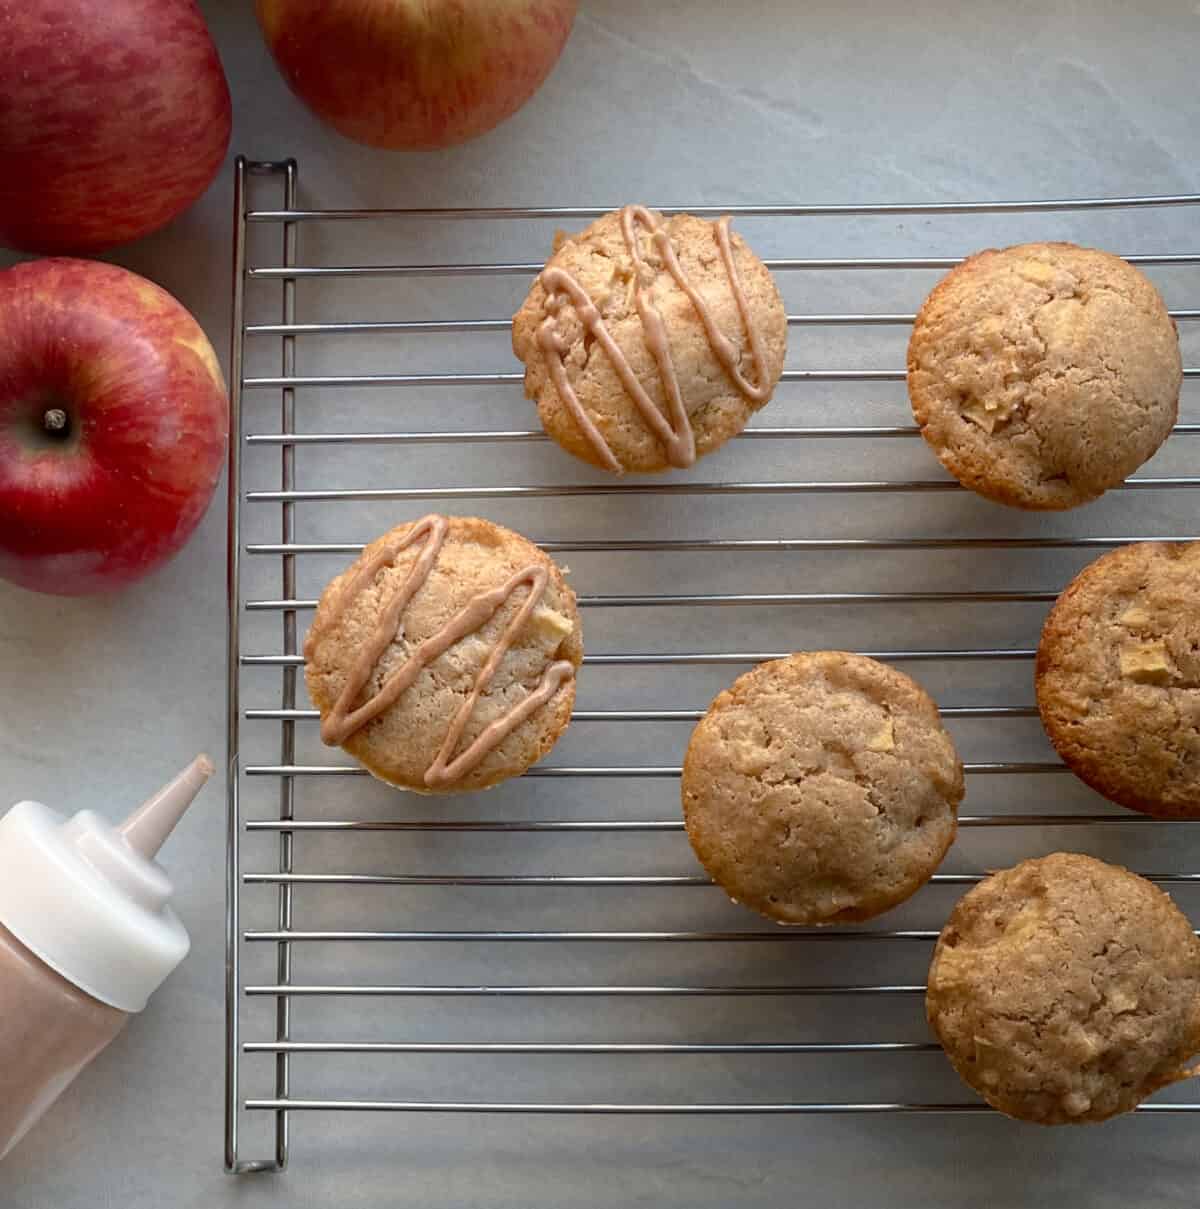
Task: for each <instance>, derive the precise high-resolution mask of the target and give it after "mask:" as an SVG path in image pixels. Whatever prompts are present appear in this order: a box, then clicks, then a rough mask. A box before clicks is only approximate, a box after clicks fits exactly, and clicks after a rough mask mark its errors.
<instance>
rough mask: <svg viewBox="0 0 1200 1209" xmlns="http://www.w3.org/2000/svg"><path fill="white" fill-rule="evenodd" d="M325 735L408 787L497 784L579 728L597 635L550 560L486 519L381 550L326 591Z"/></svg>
mask: <svg viewBox="0 0 1200 1209" xmlns="http://www.w3.org/2000/svg"><path fill="white" fill-rule="evenodd" d="M304 658H305V678H306V681H307V684H308V691H309V695H310V696H311V697H312V700H313V703H314V704H315V705H316V706H317V709H318V710H319V711H320V714H321V737H322V739H323V740H324V741H325V742H326V743H328V744H331V745H340V746H341V747H343V748H345V750H346V751H348V752H350V754H351V755H353V756H355V757H356V758H357V759H358V760H359V761H360V762H361V763H362V764H364V765H365V766H366V768H367V769H368V770H369V771H370V772H372V773H373V774H374V775H375V776H377V777H379V778H381V779H382V780H385V781H388V782H389V783H391V784H393V785H398V786H401V787H403V788H407V789H415V790H417V791H419V792H426V793H445V792H452V791H457V790H463V789H483V788H487V787H488V786H490V785H494V784H496V783H497V782H499V781H502V780H504V779H506V778H507V777H511V776H516V775H518V774H520V773H522V772H524V771H525V769H526V768H528V767H529V766H530V765H531V764H533V763H534V762H535V761H536V760H539V759H541V758H542V756H544V755H545V754H546V753H547V752H548V751H549V750H550V748H551V747H553V745H554V743H555V740H556V739H557V738H558V736H559V734H560V733H561V732H562V730H563V728H564V727H565V726H566V725H567V722H568V721H569V719H570V714H571V706H572V704H573V702H574V698H575V669H576V668H577V667H578V666H579V664H580V663H581V661H582V658H583V640H582V636H581V632H580V625H579V613H578V611H577V609H576V606H575V594H574V593H573V592H572V591H571V589H570V588H569V587H567V585H566V583H565V582H564V580H563V577H562V573H561V571H560V570H559V569H558V567H557V566H555V564H554V562H553V561H552V560H551V559H550V557H549V556H548V555H547V554H546V553H545V552H544V551H542V550H540V549H539V548H538V547H537V546H535V545H534V544H533V543H532V542H529V541H527V540H526V539H525V538H523V537H521V536H520V535H519V534H517V533H513V532H512V531H511V530H509V529H505V528H502V527H501V526H500V525H495V524H492V523H491V522H490V521H486V520H479V519H476V518H473V517H444V516H427V517H424V518H422V519H421V520H419V521H415V522H413V523H412V524H406V525H400V526H398V527H397V528H395V529H393V530H391V532H389V533H385V534H384V535H383V536H382V537H381V538H379V539H378V540H377V541H374V542H372V543H371V544H370V545H369V546H367V548H366V549H365V550H364V551H363V553H362V556H361V557H360V558H359V560H358V561H357V562H356V563H355V564H354V565H353V566H352V567H350V569H349V570H347V571H345V572H343V573H342V574H341V575H339V576H337V578H336V579H334V580H333V581H332V582H331V583H330V584H329V586H328V587H327V588H326V589H325V592H324V594H323V595H322V596H321V601H320V604H319V606H318V608H317V613H316V617H315V618H314V619H313V623H312V626H311V628H310V629H309V631H308V636H307V638H306V639H305V643H304Z"/></svg>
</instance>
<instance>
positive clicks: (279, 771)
mask: <svg viewBox="0 0 1200 1209" xmlns="http://www.w3.org/2000/svg"><path fill="white" fill-rule="evenodd" d="M963 769H964V771H965V772H967V773H968V774H976V775H979V774H984V775H989V774H990V775H994V774H998V773H999V774H1008V773H1015V774H1018V775H1021V776H1026V775H1028V774H1030V773H1060V772H1066V771H1067V768H1066V765H1065V764H1062V763H1059V762H1057V761H1053V762H1041V761H1022V760H996V761H988V762H978V761H976V762H974V763H964V764H963ZM244 771H245V773H246V776H248V777H365V776H369V775H370V774H369V773H368V772H367V770H366V769H365V768H362V767H361V766H360V765H357V764H247V765H246V768H245V770H244ZM681 772H682V769H681V768H680V767H679V765H678V764H657V765H642V764H595V765H591V764H588V765H563V764H559V765H555V764H541V765H537V766H536V767H534V768H531V769H530V770H529V771H528V772H527V773H525V776H527V777H533V778H534V779H536V778H538V777H596V778H605V777H667V778H677V777H678V776H679V775H680V773H681Z"/></svg>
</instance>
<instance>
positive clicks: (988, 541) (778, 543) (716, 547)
mask: <svg viewBox="0 0 1200 1209" xmlns="http://www.w3.org/2000/svg"><path fill="white" fill-rule="evenodd" d="M1148 541H1149V542H1192V541H1200V537H1196V536H1187V535H1180V536H1178V537H1164V536H1162V535H1161V534H1159V535H1154V536H1151V535H1148V534H1140V535H1137V536H1129V537H961V538H955V537H896V538H854V537H850V538H817V537H814V538H762V539H752V538H746V539H741V538H707V539H704V540H699V541H697V540H692V541H680V540H678V539H663V540H661V541H633V540H630V541H570V540H566V541H553V540H550V539H546V540H544V541H539V542H538V543H537V544H538V545H539V546H541V547H542V549H543V550H548V551H550V552H551V553H554V554H564V553H565V554H609V553H628V554H640V553H662V554H680V553H689V552H699V551H724V552H729V553H735V554H746V553H760V552H770V553H786V552H790V551H796V550H828V551H845V550H863V551H868V550H1111V549H1115V548H1116V547H1117V546H1124V545H1128V544H1129V543H1130V542H1148ZM362 550H363V543H362V542H293V543H291V544H288V545H282V544H280V543H270V542H249V543H247V545H246V553H247V554H361V553H362Z"/></svg>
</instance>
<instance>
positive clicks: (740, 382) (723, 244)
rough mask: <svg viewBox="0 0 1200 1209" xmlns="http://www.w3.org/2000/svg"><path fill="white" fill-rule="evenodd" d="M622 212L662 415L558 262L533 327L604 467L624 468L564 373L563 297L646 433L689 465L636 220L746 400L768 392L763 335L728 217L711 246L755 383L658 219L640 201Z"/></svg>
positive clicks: (685, 430) (545, 275)
mask: <svg viewBox="0 0 1200 1209" xmlns="http://www.w3.org/2000/svg"><path fill="white" fill-rule="evenodd" d="M620 217H621V234H622V236H623V237H624V240H625V246H626V248H627V249H628V250H629V256H630V258H631V259H632V261H633V268H634V274H635V278H636V282H637V288H636V292H635V295H634V300H635V303H636V305H637V311H638V317H639V318H640V319H641V321H642V327H643V329H644V331H645V334H646V346H647V347H648V348H649V350H650V355H651V356H652V357H653V358H654V363H655V365H656V366H657V367H658V374H659V378H660V379H661V381H662V386H663V393H664V394H665V395H666V402H667V415H666V416H664V415H663V414H662V412H661V411H660V410H659V409H658V407H657V406H655V403H654V400H653V399H651V398H650V396H649V395H648V394H647V393H646V389H645V388H644V387H643V386H642V384H641V382H640V381H639V380H638V377H637V374H635V373H634V371H633V367H632V366H631V365H630V364H629V359H628V358H627V357H626V356H625V354H624V353H623V352H622V351H621V348H620V346H619V345H618V344H617V342H616V341H615V340H614V339H613V338H612V335H611V334H610V332H609V331H608V328H607V327H605V325H604V319H603V317H602V316H601V314H600V311H599V308H598V307H597V306H596V305H595V303H594V302H592V300H591V298H590V297H589V296H588V293H587V291H586V290H585V289H584V288H583V286H582V285H580V283H579V282H578V281H577V280H576V279H575V278H574V277H572V276H571V274H570V273H568V272H567V271H566V270H565V269H562V268H559V267H557V266H553V267H548V268H546V269H544V270H543V271H542V274H541V276H540V278H539V280H540V281H541V283H542V285H543V287H544V288H545V290H546V310H547V312H548V314H547V316H546V318H545V319H544V320H543V321H542V323H541V325H540V326H539V327H538V343H539V344H540V346H541V348H542V351H543V353H544V354H545V357H546V362H547V364H548V366H549V368H550V377H551V379H552V381H553V382H554V386H555V389H556V390H557V391H558V394H559V397H560V398H561V399H562V401H563V403H564V404H565V405H566V408H567V410H568V411H569V412H570V413H571V416H572V418H573V419H574V420H575V423H576V424H578V425H579V429H580V431H581V432H582V433H583V434H584V436H585V437H586V438H587V440H588V442H589V444H590V445H591V446H592V448H593V449H594V450H595V452H596V454H597V455H598V456H599V457H600V459H601V461H602V462H603V464H604V466H605V468H606V469H608V470H611V471H613V473H615V474H620V473H621V472H622V470H623V469H624V468H623V467H622V465H621V463H620V462H619V461H618V460H617V458H616V456H615V455H614V454H613V451H612V449H611V448H610V447H609V444H608V442H607V441H606V440H605V439H604V434H603V433H601V431H600V429H599V428H598V427H597V426H596V424H595V421H593V420H592V418H591V416H589V415H588V414H587V412H586V411H585V410H584V407H583V404H582V403H581V402H580V401H579V396H578V395H577V394H576V393H575V389H574V387H572V385H571V383H570V380H569V379H568V377H567V369H566V365H565V363H564V361H563V356H564V354H565V353H566V352H567V350H568V348H569V346H568V344H567V342H566V341H565V340H564V339H563V337H562V334H561V333H560V332H559V330H558V327H557V323H556V319H557V316H558V313H559V311H560V310H561V309H562V307H563V306H564V305H565V304H566V302H567V301H568V300H569V301H570V303H571V305H572V306H573V307H574V308H575V313H576V314H577V315H578V316H579V319H580V322H582V323H583V325H584V327H586V328H587V329H588V331H589V332H590V333H591V334H592V336H593V337H594V338H595V340H596V341H597V343H598V344H599V345H600V347H601V348H602V349H603V350H604V351H605V353H607V354H608V357H609V360H610V361H611V362H612V366H613V369H614V370H615V371H616V374H617V377H618V378H619V379H620V380H621V385H622V386H624V387H625V389H626V390H627V391H628V392H629V395H630V397H631V398H632V399H633V401H634V404H635V405H636V406H637V409H638V411H639V412H640V413H641V416H642V419H643V420H645V422H646V424H647V426H648V427H649V428H650V430H651V432H653V433H654V435H655V436H656V437H657V438H658V440H659V441H661V442H662V445H663V448H664V449H665V450H666V455H667V461H668V462H669V463H670V464H671V465H672V466H691V465H692V464H693V463H694V462H695V460H696V438H695V433H694V431H693V429H692V422H691V418H690V417H689V415H688V411H687V407H686V406H685V405H684V402H683V396H682V394H681V393H680V390H679V379H678V376H677V375H676V373H675V363H674V360H673V359H672V357H671V345H670V341H669V339H668V336H667V328H666V324H665V323H664V322H663V318H662V315H661V314H660V313H659V311H658V308H657V307H656V306H655V305H654V302H653V299H652V298H651V294H650V285H651V284H653V277H652V276H650V278H649V281H647V276H648V274H647V270H646V264H645V261H644V260H643V259H642V252H641V247H640V245H639V241H638V227H643V228H645V230H646V231H648V232H649V233H650V238H651V241H652V242H653V243H654V246H655V248H656V249H657V250H658V253H659V255H660V256H661V257H662V259H663V262H664V264H665V265H666V267H667V271H668V272H669V273H670V274H671V276H672V277H673V278H674V279H675V283H676V284H677V285H678V286H679V288H680V289H681V290H683V292H684V293H685V294H686V295H687V296H688V300H689V301H690V302H691V304H692V307H693V309H694V310H695V312H696V315H697V317H698V318H699V320H700V322H701V324H703V326H704V332H705V335H706V336H707V337H708V343H709V346H710V347H711V349H712V351H713V355H714V356H715V357H716V358H717V360H718V361H719V362H720V363H721V366H722V367H723V368H724V370H725V372H726V373H727V374H728V375H729V377H730V378H731V379H732V381H733V383H734V385H735V386H736V387H737V389H738V391H739V392H740V393H741V394H742V395H743V396H744V397H745V398H747V399H749V400H750V401H751V402H752V403H764V402H766V400H767V398H768V397H769V395H770V389H771V388H770V386H769V385H768V381H767V365H766V354H765V352H764V349H763V344H762V336H761V334H760V332H759V330H758V328H757V327H755V326H754V323H753V317H752V316H751V313H750V300H749V299H748V298H747V297H746V292H745V290H743V288H742V283H741V279H740V278H739V277H738V272H737V265H736V263H735V262H734V258H733V245H732V242H731V241H730V238H729V218H728V217H727V216H726V217H724V218H721V219H719V220H718V222H717V224H716V240H717V247H718V248H719V249H720V253H721V261H722V263H723V264H724V266H725V273H726V275H727V276H728V278H729V287H730V290H731V291H732V292H733V297H734V301H735V302H736V304H737V308H738V313H739V314H740V315H741V318H742V324H743V326H744V327H745V329H746V336H747V339H748V341H749V344H750V356H751V359H752V360H753V362H754V373H755V376H756V378H757V379H758V382H757V385H756V384H754V383H752V382H750V381H749V379H747V377H746V376H745V374H743V373H742V370H741V366H740V365H739V364H738V361H739V352H738V348H737V346H736V345H735V344H734V342H733V341H732V340H730V339H729V337H728V336H726V335H725V334H724V333H723V332H721V331H720V330H719V329H718V328H717V325H716V321H715V320H714V318H713V315H712V311H711V310H710V309H709V307H708V304H707V303H706V302H705V301H704V298H703V297H702V295H701V294H700V292H699V291H698V290H697V289H696V287H695V286H694V285H692V282H691V280H690V278H689V277H688V275H687V273H686V272H685V271H684V268H683V265H681V264H680V263H679V257H678V255H677V254H676V252H675V246H674V245H673V244H672V243H671V238H670V236H669V235H668V234H667V232H666V231H665V230H664V229H663V225H662V223H661V221H660V220H658V219H656V218H655V216H654V215H653V214H651V213H650V211H649V210H647V209H646V208H645V206H625V207H623V208H622V210H621V212H620Z"/></svg>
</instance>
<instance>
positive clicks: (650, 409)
mask: <svg viewBox="0 0 1200 1209" xmlns="http://www.w3.org/2000/svg"><path fill="white" fill-rule="evenodd" d="M786 347H787V314H786V312H785V311H784V308H783V300H782V299H781V298H780V296H779V291H778V289H776V287H775V282H774V280H773V279H772V277H771V274H770V273H769V272H768V271H767V269H766V267H765V266H764V265H763V263H762V261H761V260H759V259H758V257H757V256H755V255H754V253H753V252H752V251H750V249H749V248H748V247H747V246H746V243H745V241H744V240H743V239H742V238H741V236H740V235H737V234H735V233H734V232H732V231H731V230H730V228H729V219H728V218H722V219H720V220H719V221H718V222H715V223H714V222H709V221H707V220H706V219H703V218H694V217H693V216H692V215H690V214H676V215H673V216H672V217H670V218H664V217H663V216H662V215H661V214H657V213H655V212H654V211H651V210H647V209H645V208H644V207H642V206H625V207H624V208H623V209H622V210H619V211H617V212H615V213H613V214H607V215H605V216H604V217H603V218H601V219H598V220H597V221H596V222H594V223H593V224H592V225H591V226H590V227H588V229H587V230H586V231H584V232H583V233H582V234H581V235H576V236H572V237H567V236H564V235H562V234H561V233H560V235H559V237H558V239H557V241H556V243H555V250H554V254H553V256H551V258H550V260H549V262H548V263H547V265H546V267H545V269H544V270H543V271H542V273H541V274H540V275H539V276H538V278H537V280H536V281H535V282H534V284H533V288H532V289H531V290H530V291H529V296H528V297H527V298H526V299H525V303H524V305H523V306H522V307H521V309H520V310H519V311H518V312H517V314H516V315H515V316H514V317H513V352H514V353H516V355H517V357H518V359H519V360H521V361H522V362H524V364H525V393H526V395H527V396H528V397H529V398H531V399H533V400H534V401H535V402H536V403H537V408H538V414H539V416H540V417H541V421H542V425H543V427H544V428H545V429H546V432H547V433H549V434H550V436H551V437H553V438H554V440H555V441H557V442H558V443H559V444H560V445H561V446H562V447H563V448H564V449H566V450H567V451H568V452H569V453H573V454H574V455H575V456H576V457H578V458H582V459H583V460H584V461H585V462H590V463H591V464H592V465H593V466H599V467H601V468H602V469H604V470H609V471H612V472H613V473H614V474H621V473H623V472H624V471H626V470H636V471H654V470H666V469H667V468H669V467H672V466H676V467H683V466H690V465H692V463H693V462H695V460H696V459H697V458H698V457H703V456H704V455H705V454H706V453H710V452H711V451H712V450H714V449H716V448H717V447H718V446H720V445H723V444H724V443H725V442H726V441H728V440H729V438H730V437H732V436H736V435H737V434H738V433H739V432H741V431H742V429H743V428H744V427H745V426H746V421H747V420H748V419H749V418H750V416H751V415H752V414H753V413H754V412H755V411H757V410H758V409H759V408H760V407H762V406H763V404H764V403H766V402H767V400H768V399H770V397H771V392H772V391H773V390H774V389H775V384H776V383H777V382H778V381H779V375H780V374H781V373H782V372H783V359H784V353H785V350H786Z"/></svg>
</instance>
